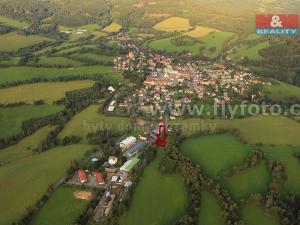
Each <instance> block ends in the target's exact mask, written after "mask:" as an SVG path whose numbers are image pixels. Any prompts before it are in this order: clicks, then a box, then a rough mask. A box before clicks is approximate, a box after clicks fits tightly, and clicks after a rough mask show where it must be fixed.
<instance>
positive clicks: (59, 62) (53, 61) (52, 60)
mask: <svg viewBox="0 0 300 225" xmlns="http://www.w3.org/2000/svg"><path fill="white" fill-rule="evenodd" d="M35 64H40V65H44V66H69V67H78V66H82V65H83V63H81V62H78V61H76V60H73V59H69V58H66V57H59V56H57V57H47V56H42V57H40V58H39V61H38V62H37V63H35V62H32V63H30V65H35Z"/></svg>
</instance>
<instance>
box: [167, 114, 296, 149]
mask: <svg viewBox="0 0 300 225" xmlns="http://www.w3.org/2000/svg"><path fill="white" fill-rule="evenodd" d="M203 123H204V124H203ZM171 124H173V125H181V126H182V130H183V132H184V133H185V134H187V135H191V134H193V133H196V132H199V131H201V130H207V126H212V127H214V126H216V128H230V129H232V128H238V129H239V130H240V131H241V134H242V136H243V138H245V139H246V140H247V141H248V142H249V143H251V144H257V143H263V144H275V145H289V144H290V145H294V146H300V139H299V138H298V136H299V135H298V134H299V133H300V124H299V123H297V122H295V121H293V120H291V119H288V118H286V117H283V116H256V117H250V118H245V119H234V120H224V119H215V120H209V119H205V120H203V119H185V120H176V121H173V122H172V123H171Z"/></svg>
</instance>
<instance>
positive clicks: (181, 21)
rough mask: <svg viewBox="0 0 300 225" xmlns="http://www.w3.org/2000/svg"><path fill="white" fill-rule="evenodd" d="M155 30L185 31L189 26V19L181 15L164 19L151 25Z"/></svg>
mask: <svg viewBox="0 0 300 225" xmlns="http://www.w3.org/2000/svg"><path fill="white" fill-rule="evenodd" d="M153 28H154V29H155V30H160V31H169V32H174V31H187V30H188V29H190V28H191V26H190V21H189V20H188V19H185V18H181V17H171V18H168V19H165V20H164V21H162V22H159V23H158V24H156V25H155V26H154V27H153Z"/></svg>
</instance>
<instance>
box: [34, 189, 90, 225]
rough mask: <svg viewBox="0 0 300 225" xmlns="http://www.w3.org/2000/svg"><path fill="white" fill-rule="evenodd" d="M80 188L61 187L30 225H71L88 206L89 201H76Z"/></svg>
mask: <svg viewBox="0 0 300 225" xmlns="http://www.w3.org/2000/svg"><path fill="white" fill-rule="evenodd" d="M75 191H80V189H78V188H71V187H60V188H59V189H57V190H56V191H55V192H54V193H53V195H52V196H51V198H50V199H49V201H48V202H47V203H46V205H45V206H44V207H43V208H42V209H41V211H40V212H39V213H38V215H37V216H36V217H35V218H34V220H33V221H32V222H31V223H30V225H50V224H51V225H70V224H73V222H74V220H75V219H76V217H77V216H78V215H80V213H81V212H82V211H83V210H84V209H85V207H86V206H87V205H88V203H89V201H87V200H81V199H76V198H75V197H74V195H73V193H74V192H75Z"/></svg>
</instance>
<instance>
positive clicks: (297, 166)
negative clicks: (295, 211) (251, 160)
mask: <svg viewBox="0 0 300 225" xmlns="http://www.w3.org/2000/svg"><path fill="white" fill-rule="evenodd" d="M265 151H266V153H267V157H268V158H269V159H271V160H276V161H279V162H282V164H283V165H284V167H285V174H286V175H287V180H286V182H285V183H284V186H283V192H282V193H283V194H288V193H295V194H298V195H299V194H300V179H299V171H300V163H299V160H298V159H297V158H296V157H295V156H294V155H293V154H294V153H295V152H298V153H300V150H299V148H296V147H295V148H292V147H287V146H275V147H267V148H266V149H265Z"/></svg>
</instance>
